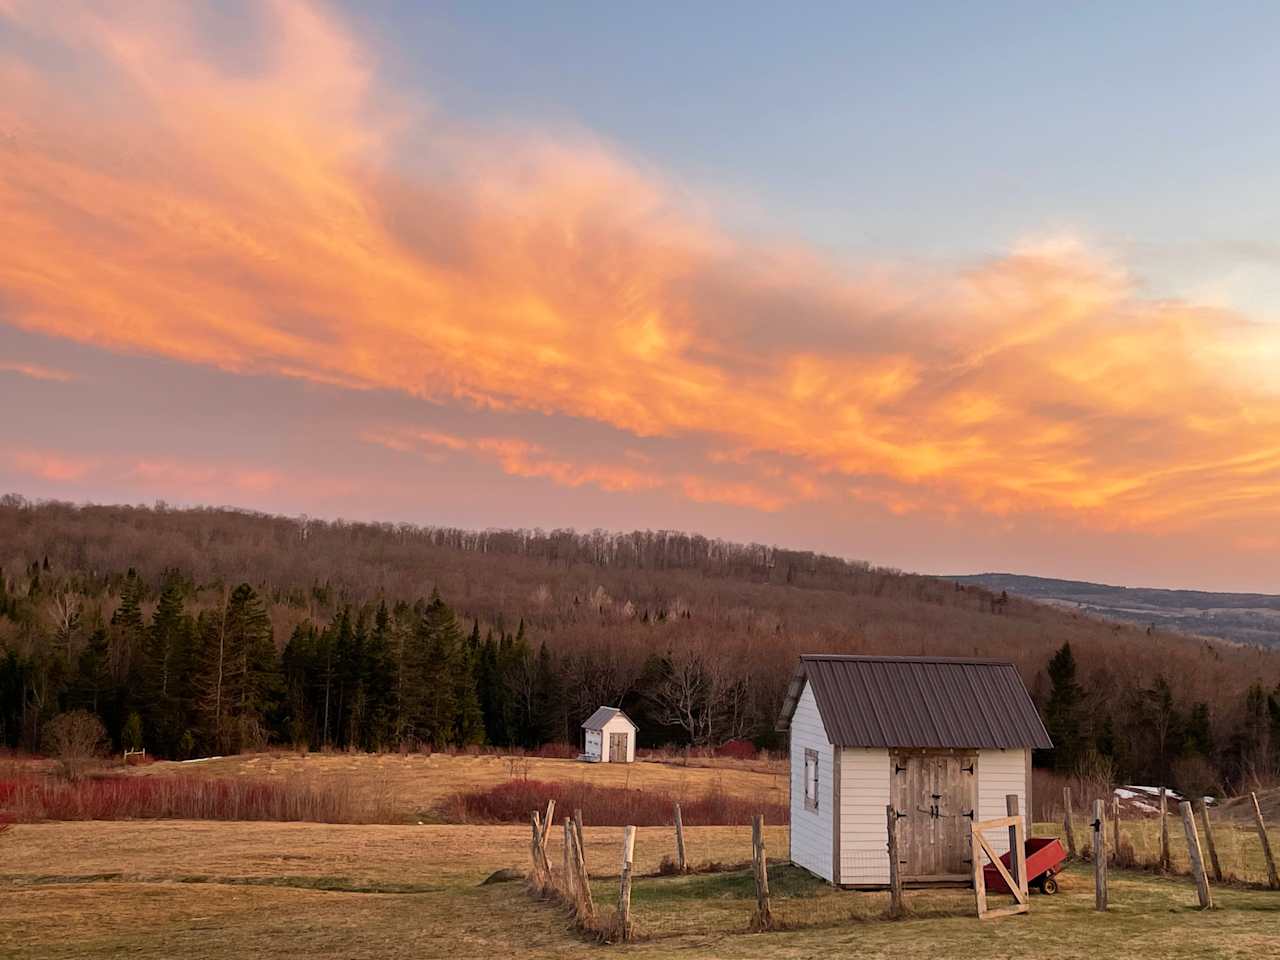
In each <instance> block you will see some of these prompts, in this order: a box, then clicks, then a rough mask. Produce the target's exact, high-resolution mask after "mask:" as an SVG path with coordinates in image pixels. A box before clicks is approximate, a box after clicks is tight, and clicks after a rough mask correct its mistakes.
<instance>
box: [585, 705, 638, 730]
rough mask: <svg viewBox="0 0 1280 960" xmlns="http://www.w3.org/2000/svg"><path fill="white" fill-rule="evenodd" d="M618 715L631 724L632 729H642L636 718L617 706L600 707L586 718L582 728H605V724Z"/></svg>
mask: <svg viewBox="0 0 1280 960" xmlns="http://www.w3.org/2000/svg"><path fill="white" fill-rule="evenodd" d="M616 716H621V717H622V719H623V720H625V721H627V723H629V724H631V727H632V729H634V730H639V729H640V728H639V727H637V726H636V722H635V721H634V720H632V719H631V718H630V717H628V716H627V715H626V714H625V713H623V712H622V711H621V710H620V709H618V708H617V707H600V708H599V709H598V710H596V712H595V713H593V714H592V715H591V716H589V717H587V719H586V720H584V721H582V729H584V730H603V729H604V725H605V724H606V723H608V722H609V721H610V720H612V719H613V718H614V717H616Z"/></svg>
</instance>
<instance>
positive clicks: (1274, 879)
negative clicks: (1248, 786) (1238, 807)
mask: <svg viewBox="0 0 1280 960" xmlns="http://www.w3.org/2000/svg"><path fill="white" fill-rule="evenodd" d="M1249 799H1250V800H1252V801H1253V819H1254V822H1255V823H1257V825H1258V838H1259V839H1260V840H1261V841H1262V855H1263V856H1264V857H1266V860H1267V886H1268V887H1270V888H1271V889H1272V890H1280V876H1277V875H1276V858H1275V857H1274V856H1272V855H1271V841H1270V840H1269V839H1268V838H1267V825H1266V823H1264V822H1263V820H1262V808H1261V807H1260V806H1258V795H1257V794H1256V793H1250V794H1249Z"/></svg>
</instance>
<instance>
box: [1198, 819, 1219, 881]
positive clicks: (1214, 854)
mask: <svg viewBox="0 0 1280 960" xmlns="http://www.w3.org/2000/svg"><path fill="white" fill-rule="evenodd" d="M1200 817H1201V819H1202V820H1204V842H1205V844H1206V845H1207V846H1208V847H1209V864H1210V865H1211V866H1212V867H1213V882H1214V883H1221V882H1222V864H1221V863H1219V862H1218V845H1217V844H1216V843H1214V842H1213V824H1211V823H1210V822H1209V804H1208V803H1206V802H1205V801H1204V799H1203V798H1202V799H1201V800H1200Z"/></svg>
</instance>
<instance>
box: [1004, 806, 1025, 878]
mask: <svg viewBox="0 0 1280 960" xmlns="http://www.w3.org/2000/svg"><path fill="white" fill-rule="evenodd" d="M1004 812H1005V813H1007V814H1008V815H1009V816H1011V817H1016V816H1017V815H1018V795H1017V794H1016V793H1006V794H1005V795H1004ZM1017 850H1018V828H1017V827H1016V826H1013V825H1010V826H1009V873H1010V875H1011V876H1012V877H1013V879H1014V880H1015V881H1017V882H1018V883H1021V878H1020V877H1019V876H1018V854H1017Z"/></svg>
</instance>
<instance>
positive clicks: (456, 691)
mask: <svg viewBox="0 0 1280 960" xmlns="http://www.w3.org/2000/svg"><path fill="white" fill-rule="evenodd" d="M130 570H132V571H134V574H130V573H129V571H130ZM241 582H244V583H245V584H247V585H248V586H246V587H245V590H246V591H248V593H245V592H244V591H238V590H236V589H234V588H235V587H236V584H239V583H241ZM250 587H251V589H250ZM164 589H168V590H169V591H170V593H171V594H172V596H171V598H170V600H171V604H170V607H172V606H174V605H176V606H178V607H179V608H180V610H181V618H179V620H178V621H174V620H173V618H172V617H170V621H167V622H170V625H171V626H172V623H175V622H176V623H178V625H179V626H180V627H181V628H182V629H181V630H180V631H179V633H180V634H181V636H183V637H185V638H187V639H186V640H185V641H184V642H185V643H187V644H188V646H187V647H185V648H183V649H184V650H185V651H186V652H185V654H184V655H185V657H186V659H184V660H180V661H172V662H171V661H170V660H169V659H164V660H163V662H161V660H157V657H158V656H160V654H157V653H156V652H155V651H154V650H152V649H151V647H152V646H154V637H155V636H156V633H155V631H156V627H155V623H156V618H157V617H158V615H159V611H158V606H160V604H159V601H160V599H161V593H162V590H164ZM433 591H438V593H439V595H440V597H441V598H442V603H441V604H440V605H439V606H434V607H433V606H432V605H431V604H429V603H428V601H427V598H428V597H429V596H431V594H432V592H433ZM237 604H239V605H238V606H237ZM258 604H261V607H262V612H263V617H264V619H263V623H264V624H266V625H269V628H270V629H269V632H268V633H267V634H266V635H267V636H268V637H269V638H270V639H271V640H273V641H274V643H273V645H274V656H273V655H272V654H271V653H270V651H269V648H268V651H266V652H264V651H263V650H262V649H260V648H254V650H255V651H256V652H254V654H253V656H254V657H256V658H257V661H256V663H257V666H256V667H255V669H257V670H258V673H255V674H254V683H255V684H256V686H254V687H253V689H252V690H247V689H242V690H241V691H240V692H239V699H237V700H236V701H235V702H236V703H246V704H250V706H251V707H252V709H251V710H249V716H248V719H247V720H246V718H245V717H243V716H238V717H231V718H226V717H224V716H222V715H221V714H214V715H211V713H210V711H211V707H210V703H211V702H215V698H213V697H212V696H211V695H210V693H209V690H210V689H211V688H210V683H211V682H212V681H211V679H210V676H211V673H210V670H211V668H210V666H209V665H210V662H211V661H210V658H211V656H213V654H214V653H216V652H217V650H218V649H220V647H219V643H220V640H221V637H222V634H223V633H224V632H225V631H224V625H225V623H226V622H227V619H228V617H229V616H230V615H231V614H235V616H238V617H241V618H244V617H245V616H247V614H249V613H252V611H253V610H254V609H257V607H256V605H258ZM233 608H234V609H233ZM172 612H173V611H172V609H170V610H169V613H170V614H172ZM455 615H456V617H457V621H458V622H457V625H456V627H454V626H452V625H453V624H454V616H455ZM380 617H382V618H383V619H382V620H380V619H379V618H380ZM249 619H250V620H251V619H252V618H251V617H250V618H249ZM236 622H237V623H239V622H241V621H236ZM244 622H248V621H244ZM148 623H150V624H151V625H150V626H147V624H148ZM131 624H132V626H130V625H131ZM255 629H256V628H255ZM467 633H470V634H471V640H470V641H466V640H465V639H464V638H465V636H466V634H467ZM371 643H372V644H373V647H371V646H370V644H371ZM1068 643H1069V644H1070V647H1071V650H1072V652H1073V654H1074V656H1073V657H1072V658H1069V659H1070V662H1069V663H1068V664H1067V666H1068V667H1069V668H1070V669H1069V671H1068V672H1067V673H1063V667H1062V664H1059V669H1058V671H1057V672H1056V674H1055V677H1054V678H1051V676H1050V672H1049V670H1048V669H1047V668H1048V665H1049V662H1050V658H1051V657H1052V656H1053V655H1054V654H1055V652H1056V651H1059V650H1060V649H1061V648H1062V647H1063V646H1064V645H1065V644H1068ZM375 648H376V651H377V655H376V656H374V653H373V652H371V651H373V650H374V649H375ZM805 652H835V653H874V654H912V655H919V654H929V655H951V656H985V657H1001V658H1006V659H1009V660H1011V661H1013V662H1014V663H1015V664H1016V665H1017V666H1018V668H1019V670H1020V672H1021V673H1022V676H1023V678H1024V679H1025V681H1026V682H1027V684H1028V687H1029V688H1030V689H1031V691H1032V695H1033V697H1035V699H1036V700H1037V702H1038V704H1039V705H1040V706H1041V708H1042V710H1045V711H1046V712H1047V713H1048V715H1049V722H1050V726H1051V732H1053V733H1054V734H1055V736H1058V737H1059V740H1060V743H1061V744H1062V746H1061V748H1060V750H1059V754H1058V761H1059V763H1060V764H1062V763H1065V764H1067V765H1068V766H1074V765H1075V764H1076V763H1077V762H1079V761H1080V760H1082V759H1087V758H1089V757H1094V758H1095V759H1096V758H1101V760H1100V762H1103V763H1105V764H1109V765H1112V766H1113V767H1114V768H1115V770H1116V772H1117V774H1118V775H1119V776H1120V777H1121V778H1123V779H1125V780H1131V781H1133V782H1161V781H1165V782H1168V781H1169V780H1170V779H1172V778H1174V771H1175V768H1179V765H1181V766H1182V767H1185V768H1186V771H1185V777H1194V778H1195V779H1196V780H1197V782H1196V783H1195V784H1192V783H1190V782H1188V783H1187V784H1186V787H1187V789H1189V790H1192V791H1194V790H1198V789H1201V788H1202V787H1204V786H1205V785H1206V781H1208V782H1209V784H1208V785H1212V783H1214V782H1218V783H1220V782H1222V780H1224V779H1233V780H1234V779H1239V778H1240V777H1242V776H1243V775H1244V771H1246V770H1252V769H1257V768H1258V765H1259V764H1260V763H1264V762H1265V763H1273V762H1275V759H1276V758H1275V757H1273V756H1272V753H1273V752H1275V750H1276V748H1280V736H1276V737H1272V736H1271V735H1270V733H1269V732H1268V730H1269V728H1268V727H1267V720H1266V717H1267V715H1268V709H1269V708H1268V705H1267V698H1268V697H1269V696H1272V693H1271V691H1273V690H1275V689H1276V688H1277V681H1280V655H1277V654H1276V653H1274V652H1267V651H1264V650H1262V649H1259V648H1248V647H1240V646H1234V645H1229V644H1221V643H1216V642H1211V641H1206V640H1203V639H1197V638H1190V637H1186V636H1182V635H1179V634H1176V633H1169V632H1165V631H1163V630H1157V631H1155V632H1154V633H1149V632H1148V630H1147V629H1146V628H1145V626H1144V627H1138V626H1130V625H1125V624H1120V623H1108V622H1104V621H1101V620H1099V619H1097V618H1095V617H1091V616H1088V615H1086V614H1084V613H1082V612H1080V611H1078V610H1069V609H1062V608H1056V607H1053V606H1048V605H1045V604H1042V603H1037V602H1032V601H1028V600H1024V599H1021V598H1019V597H1017V596H1014V597H1011V598H1009V599H1008V600H1007V601H1006V600H1002V599H1001V598H1000V597H999V595H998V593H993V592H992V591H991V590H990V589H988V588H987V587H985V586H980V585H975V584H964V583H953V582H951V581H948V580H939V579H934V578H929V577H922V576H915V575H909V574H903V573H900V572H898V571H893V570H885V569H879V568H875V567H872V566H870V565H868V564H866V563H858V562H849V561H846V560H842V559H839V558H834V557H826V556H820V555H816V554H812V553H807V552H802V551H790V550H784V549H779V548H774V547H766V546H761V545H751V544H734V543H725V542H722V541H716V540H708V539H706V538H703V537H699V536H696V535H690V534H683V533H672V532H665V531H658V532H654V531H637V532H634V533H629V534H609V533H603V532H593V533H574V532H572V531H552V532H545V531H537V530H534V531H528V530H524V531H484V532H475V531H464V530H454V529H444V528H427V527H414V526H409V525H393V524H351V523H343V522H341V521H338V522H322V521H315V520H308V519H299V518H289V517H278V516H264V515H260V514H253V513H247V512H243V511H237V510H231V509H193V510H172V509H167V508H163V507H157V508H155V509H152V508H143V507H113V506H73V505H70V504H62V503H39V504H33V503H29V502H27V501H25V500H23V499H22V498H20V497H14V496H9V497H5V498H0V689H12V690H13V691H15V695H14V696H13V697H9V698H7V699H4V702H3V703H0V735H2V737H3V740H4V742H5V743H8V744H10V745H17V744H20V743H21V744H27V745H30V746H34V745H37V744H38V743H39V739H40V738H39V731H40V730H41V729H42V725H43V724H44V723H45V722H46V721H47V720H48V719H49V718H50V717H51V716H52V715H53V714H55V713H57V712H58V711H59V710H65V709H69V708H71V707H75V706H81V705H85V706H89V707H90V708H92V709H94V710H97V711H98V712H99V713H100V715H101V716H102V717H103V719H104V722H105V723H106V725H107V729H108V733H109V735H110V736H111V738H112V739H113V740H115V741H116V742H117V743H118V742H122V738H123V737H124V735H125V732H126V726H127V724H128V723H129V720H130V715H131V714H132V713H137V714H139V715H140V716H141V720H142V726H143V729H144V732H145V736H146V738H147V740H148V742H149V743H166V742H167V743H169V744H170V745H171V746H170V747H169V748H168V751H169V752H170V754H171V755H173V753H174V752H175V751H178V752H186V751H202V752H224V750H226V749H236V748H238V746H244V745H254V744H260V743H262V742H287V743H309V744H311V745H312V746H318V745H321V744H334V745H338V746H345V745H351V746H362V747H365V748H370V747H376V746H379V745H381V746H388V745H394V744H395V743H397V742H399V741H400V740H402V739H403V738H404V737H406V736H408V737H410V738H416V740H417V741H418V742H422V741H424V740H425V741H428V742H435V743H437V744H439V743H440V742H441V738H443V739H444V741H445V742H447V741H448V740H449V739H451V738H456V739H457V741H458V742H467V740H468V739H469V738H472V737H476V736H479V737H483V738H485V739H487V740H489V741H490V742H493V743H498V744H505V743H514V744H517V745H526V746H535V745H537V744H538V743H540V742H545V741H546V740H569V741H571V742H573V741H576V740H577V739H578V737H579V732H578V724H579V723H580V721H581V719H582V718H583V717H585V716H586V715H587V714H589V713H590V712H591V711H592V710H594V709H595V707H596V706H598V705H599V704H601V703H610V704H621V705H623V706H624V707H625V708H626V709H627V710H628V712H629V713H631V714H632V716H633V717H636V718H637V720H638V721H639V722H640V724H641V728H642V729H641V738H642V744H644V743H649V744H657V743H662V742H675V743H688V742H690V741H693V742H695V743H716V742H720V741H722V740H724V739H727V738H729V737H736V736H749V737H753V738H756V739H757V740H758V741H759V742H761V743H766V744H767V743H769V742H771V738H772V737H773V736H774V735H773V733H772V731H773V723H774V718H775V717H776V715H777V711H778V708H779V705H780V702H781V699H782V696H783V693H784V691H785V688H786V684H787V681H788V679H789V677H790V675H791V672H792V670H793V668H794V664H795V661H796V657H797V655H798V654H800V653H805ZM161 653H164V652H163V651H161ZM164 657H168V654H167V653H164ZM371 657H372V659H371ZM397 658H399V659H397ZM440 658H445V659H444V661H441V659H440ZM240 662H241V664H242V665H247V664H248V662H249V661H248V660H244V659H242V660H241V661H240ZM440 662H445V664H446V665H445V667H443V668H442V669H445V670H446V672H448V671H453V674H454V675H453V677H452V679H451V680H449V681H447V682H448V683H452V684H453V686H452V687H447V686H446V687H443V688H442V687H440V686H439V684H440V683H442V682H445V681H444V680H443V678H442V677H439V676H436V673H438V671H436V672H435V673H433V670H435V666H436V665H438V664H439V663H440ZM397 664H399V665H398V666H397ZM371 670H372V671H373V673H372V674H371V673H370V671H371ZM174 671H176V674H175V673H174ZM415 671H416V673H415ZM411 675H412V677H411ZM218 676H219V677H221V674H218ZM242 676H247V674H243V672H242ZM413 677H416V678H417V679H416V680H414V683H418V681H421V682H420V683H418V686H416V687H415V686H413V685H412V684H410V679H412V678H413ZM406 678H410V679H406ZM170 679H172V682H173V684H176V687H175V686H170V685H169V684H170ZM1259 682H1261V683H1262V685H1263V687H1262V688H1257V689H1253V690H1252V692H1251V688H1254V687H1255V685H1256V684H1258V683H1259ZM406 684H410V686H406ZM432 684H435V686H431V685H432ZM6 685H8V686H6ZM1055 685H1056V686H1055ZM1055 689H1059V693H1060V699H1059V700H1058V701H1055V703H1054V704H1051V703H1050V698H1051V694H1052V693H1053V691H1054V690H1055ZM156 690H159V691H162V692H163V691H166V690H167V693H162V694H157V693H155V691H156ZM175 690H176V691H177V692H175ZM19 692H20V694H21V695H20V696H19V695H18V693H19ZM158 696H159V697H161V698H162V699H163V711H165V717H164V718H158V717H157V716H156V714H157V712H158V711H159V710H160V708H159V707H157V706H156V704H157V702H159V701H157V697H158ZM424 697H425V698H427V699H424ZM441 697H444V698H445V699H443V700H442V699H440V698H441ZM473 697H478V698H479V701H480V708H481V711H482V712H483V723H482V724H480V722H479V720H478V719H476V718H475V717H474V716H471V717H470V718H469V719H460V718H459V716H460V715H457V714H456V713H454V714H451V713H449V711H459V710H460V711H463V712H464V713H465V712H466V710H468V709H473V708H471V707H468V706H467V704H468V703H474V700H469V699H468V698H473ZM433 698H434V699H433ZM456 698H461V699H456ZM1259 698H1260V699H1259ZM216 702H218V703H221V702H224V701H223V700H216ZM440 704H443V706H440V710H444V711H445V712H444V714H440V712H439V710H436V714H439V716H436V718H435V721H433V722H435V726H433V727H431V728H430V729H427V730H425V731H424V729H423V727H422V726H421V724H420V723H417V721H416V720H415V719H414V718H415V717H417V718H419V719H421V718H422V717H424V716H427V715H428V714H431V712H432V710H435V706H439V705H440ZM433 705H435V706H433ZM1277 711H1278V712H1280V703H1278V704H1277ZM441 717H443V721H442V722H443V724H444V725H443V726H441V725H440V722H436V721H440V719H441ZM406 718H407V719H406ZM162 720H163V722H162ZM227 723H231V724H233V725H232V726H231V727H227V726H226V724H227ZM415 724H417V725H415ZM183 744H185V746H181V745H183ZM219 747H221V748H222V749H219ZM1090 762H1095V760H1090Z"/></svg>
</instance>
